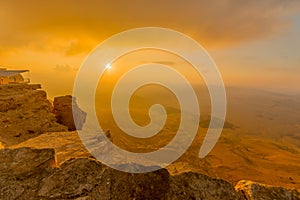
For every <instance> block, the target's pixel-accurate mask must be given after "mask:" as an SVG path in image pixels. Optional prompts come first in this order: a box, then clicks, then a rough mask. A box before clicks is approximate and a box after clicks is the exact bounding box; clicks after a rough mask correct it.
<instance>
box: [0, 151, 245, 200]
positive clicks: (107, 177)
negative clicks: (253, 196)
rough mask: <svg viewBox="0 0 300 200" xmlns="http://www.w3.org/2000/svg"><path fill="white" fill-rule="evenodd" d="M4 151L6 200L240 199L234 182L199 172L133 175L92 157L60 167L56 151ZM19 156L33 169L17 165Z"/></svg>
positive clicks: (1, 187)
mask: <svg viewBox="0 0 300 200" xmlns="http://www.w3.org/2000/svg"><path fill="white" fill-rule="evenodd" d="M0 155H1V156H2V157H1V158H5V157H7V159H6V161H5V164H0V172H4V173H0V199H100V200H101V199H172V200H173V199H226V200H227V199H240V197H239V194H238V193H237V192H236V191H235V190H234V188H233V186H232V185H230V183H228V182H226V181H223V180H218V179H213V178H209V177H207V176H205V175H201V174H197V173H191V172H190V173H183V174H181V175H177V176H171V175H170V174H169V172H168V171H167V170H166V169H161V170H158V171H155V172H150V173H142V174H132V173H125V172H120V171H117V170H114V169H112V168H108V167H106V166H105V165H103V164H101V163H100V162H98V161H96V160H92V159H89V158H77V159H71V160H69V161H66V162H65V163H64V164H62V165H61V167H60V168H54V167H51V166H53V165H52V164H51V162H52V159H53V158H54V157H53V155H54V154H53V150H51V149H40V150H39V149H31V148H20V149H12V150H11V149H5V150H0ZM38 157H41V159H37V158H38ZM16 159H18V160H21V161H17V162H18V163H21V166H25V165H24V164H25V163H27V165H28V166H27V168H24V167H18V166H16V165H15V161H16ZM32 160H33V162H32ZM49 166H50V168H49ZM15 172H16V173H15Z"/></svg>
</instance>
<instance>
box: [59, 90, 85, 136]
mask: <svg viewBox="0 0 300 200" xmlns="http://www.w3.org/2000/svg"><path fill="white" fill-rule="evenodd" d="M53 105H54V109H53V113H54V114H55V115H56V119H57V122H58V123H60V124H63V125H65V126H67V127H68V129H69V131H75V130H76V129H78V130H80V129H81V128H82V126H83V124H84V123H85V119H86V113H85V112H84V111H83V110H81V109H80V108H79V107H78V105H77V104H76V99H75V98H74V97H72V96H71V95H66V96H61V97H55V98H54V102H53ZM72 108H73V109H72ZM73 116H75V118H74V117H73ZM74 120H75V121H76V122H77V128H76V126H75V123H74Z"/></svg>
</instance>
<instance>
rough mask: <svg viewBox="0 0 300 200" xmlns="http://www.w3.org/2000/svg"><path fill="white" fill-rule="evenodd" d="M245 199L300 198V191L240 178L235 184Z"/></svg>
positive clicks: (292, 199) (287, 199)
mask: <svg viewBox="0 0 300 200" xmlns="http://www.w3.org/2000/svg"><path fill="white" fill-rule="evenodd" d="M235 188H236V190H237V191H239V193H240V194H241V196H243V197H244V198H245V199H246V200H261V199H263V200H300V193H299V192H297V191H296V190H292V191H291V190H288V189H285V188H282V187H274V186H269V185H264V184H261V183H257V182H253V181H248V180H241V181H239V182H238V183H237V185H236V186H235Z"/></svg>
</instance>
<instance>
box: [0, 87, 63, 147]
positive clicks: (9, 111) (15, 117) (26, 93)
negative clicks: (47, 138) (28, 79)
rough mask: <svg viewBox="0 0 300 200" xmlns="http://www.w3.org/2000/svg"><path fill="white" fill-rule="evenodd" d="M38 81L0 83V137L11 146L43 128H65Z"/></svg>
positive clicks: (54, 129) (49, 129)
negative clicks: (54, 112) (57, 119)
mask: <svg viewBox="0 0 300 200" xmlns="http://www.w3.org/2000/svg"><path fill="white" fill-rule="evenodd" d="M52 109H53V106H52V104H51V103H50V101H49V100H48V99H47V94H46V92H45V91H43V90H41V85H39V84H9V85H0V141H1V143H2V144H3V145H4V146H11V145H13V144H17V143H20V142H22V141H25V140H28V139H29V138H33V137H36V136H38V135H40V134H42V133H45V132H53V131H67V130H68V129H67V127H66V126H63V125H61V124H59V123H57V122H56V118H55V115H54V114H53V113H52Z"/></svg>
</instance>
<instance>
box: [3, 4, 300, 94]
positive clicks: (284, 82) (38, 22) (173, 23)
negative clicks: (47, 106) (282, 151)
mask: <svg viewBox="0 0 300 200" xmlns="http://www.w3.org/2000/svg"><path fill="white" fill-rule="evenodd" d="M145 26H158V27H165V28H171V29H175V30H177V31H180V32H182V33H185V34H187V35H189V36H191V37H192V38H194V39H195V40H197V41H198V42H199V43H200V44H201V45H202V46H203V47H205V48H206V49H207V50H208V52H209V53H210V54H211V56H212V58H213V59H214V60H215V62H216V63H217V65H218V66H219V68H220V71H221V73H222V75H223V78H224V82H225V84H226V85H228V86H230V85H235V86H250V87H259V88H263V89H273V90H277V91H280V92H281V91H300V88H299V85H300V78H299V75H300V1H299V0H289V1H282V0H262V1H252V0H244V1H240V0H223V1H217V0H213V1H206V0H203V1H201V0H186V1H185V0H181V1H179V0H162V1H153V0H131V1H124V0H118V1H117V0H106V1H103V0H93V1H92V0H85V1H83V0H78V1H71V0H64V1H60V0H51V1H50V0H44V1H38V0H27V1H21V0H19V1H16V0H10V1H5V0H1V1H0V28H1V30H0V66H4V67H8V68H14V69H23V68H26V69H30V70H31V72H30V77H31V79H32V81H34V82H38V83H42V84H43V86H44V88H45V89H46V90H47V91H48V93H49V94H50V97H52V96H54V95H61V94H66V93H71V90H72V85H73V81H74V78H75V76H76V71H77V69H78V68H79V67H80V64H81V63H82V62H83V60H84V58H85V57H86V56H87V55H88V53H89V51H91V50H92V49H93V48H94V47H95V46H96V45H97V44H99V43H100V42H101V41H103V40H104V39H106V38H107V37H109V36H111V35H113V34H115V33H118V32H120V31H124V30H127V29H131V28H136V27H145Z"/></svg>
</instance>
